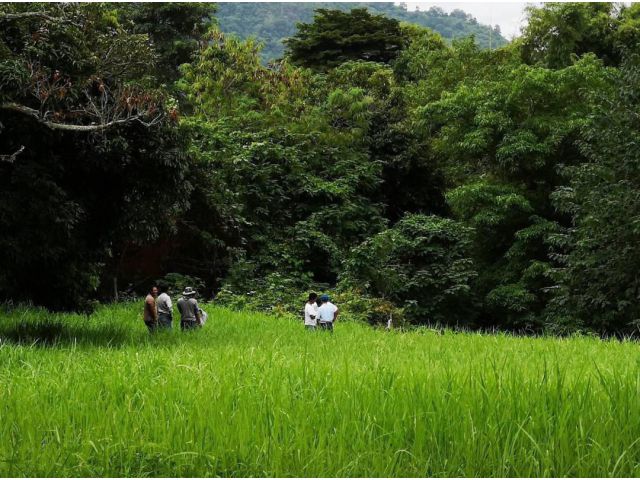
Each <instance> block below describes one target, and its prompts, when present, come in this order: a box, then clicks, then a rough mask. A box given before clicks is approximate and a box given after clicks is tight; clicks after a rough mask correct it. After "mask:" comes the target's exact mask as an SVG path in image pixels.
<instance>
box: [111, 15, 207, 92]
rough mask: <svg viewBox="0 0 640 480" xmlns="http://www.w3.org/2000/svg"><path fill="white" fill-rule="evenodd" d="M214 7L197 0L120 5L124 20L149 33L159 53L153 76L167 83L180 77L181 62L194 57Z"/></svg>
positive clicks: (169, 83) (136, 29)
mask: <svg viewBox="0 0 640 480" xmlns="http://www.w3.org/2000/svg"><path fill="white" fill-rule="evenodd" d="M215 11H216V7H215V5H212V4H210V3H197V2H194V3H181V2H171V3H127V4H121V5H118V13H119V16H120V17H121V22H122V23H124V24H126V23H130V30H131V31H132V32H134V33H139V34H145V35H148V36H149V39H150V40H151V42H152V45H153V49H154V51H155V52H156V55H157V57H158V58H157V61H156V69H155V72H154V76H155V77H156V78H157V79H158V81H160V82H162V83H166V84H168V85H171V84H172V83H173V82H175V81H176V80H177V79H178V78H179V77H180V70H179V67H180V65H183V64H185V63H189V62H190V61H191V60H192V58H193V55H194V53H195V52H196V51H197V50H198V48H199V42H200V41H201V40H202V38H203V37H204V35H205V33H206V32H207V29H208V28H209V26H210V25H211V23H212V22H213V14H214V13H215Z"/></svg>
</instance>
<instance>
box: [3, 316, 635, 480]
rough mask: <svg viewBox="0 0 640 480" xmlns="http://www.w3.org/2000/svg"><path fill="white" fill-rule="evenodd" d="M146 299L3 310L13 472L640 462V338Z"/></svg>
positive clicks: (478, 468)
mask: <svg viewBox="0 0 640 480" xmlns="http://www.w3.org/2000/svg"><path fill="white" fill-rule="evenodd" d="M140 308H141V305H121V306H117V307H103V308H101V309H100V310H99V311H98V312H96V313H95V314H94V315H92V316H91V317H89V318H88V319H87V318H86V317H82V316H72V315H68V316H59V317H58V316H52V315H47V314H46V313H44V312H41V311H38V310H15V311H13V312H11V313H6V312H4V313H0V331H1V332H2V338H3V341H2V346H1V347H0V389H1V396H0V476H374V477H375V476H418V477H419V476H444V475H446V476H565V475H569V476H638V475H640V395H639V394H640V375H639V374H640V364H639V360H640V356H639V346H638V344H636V343H632V342H622V343H621V342H617V341H610V342H603V341H600V340H597V339H594V338H572V339H552V338H545V339H532V338H514V337H510V336H507V335H497V336H492V335H477V334H454V333H451V332H445V333H444V334H443V335H440V334H438V333H437V332H433V331H429V330H424V331H417V332H410V333H400V332H385V331H380V330H374V329H372V328H370V327H368V326H365V325H360V324H356V323H347V322H345V323H342V324H338V325H336V331H335V334H334V335H333V336H329V335H328V334H326V333H324V332H306V331H304V330H303V327H302V325H301V324H300V323H298V322H294V321H292V320H289V319H278V318H275V317H269V316H266V315H261V314H254V313H235V312H231V311H228V310H223V309H215V308H213V307H209V308H208V310H209V313H210V317H209V322H208V323H207V325H206V327H205V328H204V329H203V330H201V331H197V332H188V333H182V332H180V331H179V329H176V330H174V331H172V332H170V333H168V334H161V335H156V336H154V337H153V338H150V336H149V335H148V333H147V332H146V329H145V328H144V325H143V324H142V321H141V318H140V313H139V310H140ZM41 322H49V323H52V322H53V324H52V325H44V324H43V323H41ZM36 338H40V339H41V340H40V341H39V342H37V343H35V344H34V343H33V342H34V340H35V339H36Z"/></svg>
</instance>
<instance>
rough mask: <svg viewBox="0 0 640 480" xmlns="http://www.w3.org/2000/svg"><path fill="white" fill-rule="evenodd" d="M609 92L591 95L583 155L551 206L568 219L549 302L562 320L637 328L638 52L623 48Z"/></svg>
mask: <svg viewBox="0 0 640 480" xmlns="http://www.w3.org/2000/svg"><path fill="white" fill-rule="evenodd" d="M612 83H613V85H614V89H613V91H611V92H610V93H608V94H606V95H599V96H597V98H596V102H597V105H596V107H595V109H594V116H595V121H594V123H593V124H591V125H589V126H588V127H585V129H584V132H583V133H584V138H583V140H582V142H581V150H582V151H583V152H584V154H585V162H583V163H581V164H580V165H577V166H572V167H567V171H566V174H567V177H568V178H570V183H569V185H567V186H564V187H561V188H559V189H558V190H557V191H556V193H555V196H554V198H555V202H556V205H557V206H558V207H559V208H560V209H562V210H563V211H564V212H566V213H567V214H570V215H571V216H572V218H573V224H572V226H571V228H569V229H568V230H566V232H565V233H564V234H563V235H557V236H556V238H555V243H556V246H557V247H558V254H559V258H560V259H561V265H562V266H561V268H559V269H558V271H557V277H556V278H557V280H558V281H559V283H558V290H559V291H558V294H557V295H556V298H555V299H554V302H553V304H552V305H551V311H552V312H553V316H552V317H551V322H555V321H556V320H557V318H560V319H561V320H562V325H563V326H571V327H574V328H575V327H579V328H587V329H591V330H595V331H597V332H599V333H606V332H616V333H621V334H629V333H634V332H637V330H638V328H639V327H640V321H639V319H640V305H639V303H638V298H639V295H640V277H639V276H638V271H639V269H640V247H639V243H638V235H639V233H640V229H639V225H640V197H639V195H638V192H640V149H639V148H638V145H640V133H639V132H640V119H639V118H638V109H639V108H640V58H639V57H638V55H637V54H631V55H629V56H628V57H627V58H626V60H625V61H624V62H623V64H622V68H621V70H620V72H619V75H617V76H616V78H615V79H612Z"/></svg>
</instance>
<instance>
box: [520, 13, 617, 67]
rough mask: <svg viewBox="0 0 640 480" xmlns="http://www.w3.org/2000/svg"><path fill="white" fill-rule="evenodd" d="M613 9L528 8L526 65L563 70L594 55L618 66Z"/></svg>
mask: <svg viewBox="0 0 640 480" xmlns="http://www.w3.org/2000/svg"><path fill="white" fill-rule="evenodd" d="M616 9H617V7H616V5H615V4H614V3H607V2H600V3H597V2H593V3H577V2H567V3H556V2H549V3H546V4H545V5H544V7H542V8H535V7H529V9H528V11H529V15H528V22H527V26H526V27H525V29H524V32H523V36H522V38H521V39H519V41H520V42H522V56H523V59H524V60H525V62H527V63H530V64H541V65H543V66H545V67H548V68H563V67H567V66H569V65H571V64H572V63H574V61H575V59H576V58H577V57H580V56H582V55H584V54H586V53H595V54H596V55H597V56H598V57H600V58H601V59H602V60H603V61H604V62H605V63H607V64H617V63H618V61H619V52H618V50H617V48H616V47H617V45H616V38H615V33H616V28H617V26H618V24H619V19H618V18H616Z"/></svg>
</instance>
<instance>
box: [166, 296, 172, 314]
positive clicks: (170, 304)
mask: <svg viewBox="0 0 640 480" xmlns="http://www.w3.org/2000/svg"><path fill="white" fill-rule="evenodd" d="M167 308H168V309H169V311H172V310H173V303H171V297H167Z"/></svg>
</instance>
